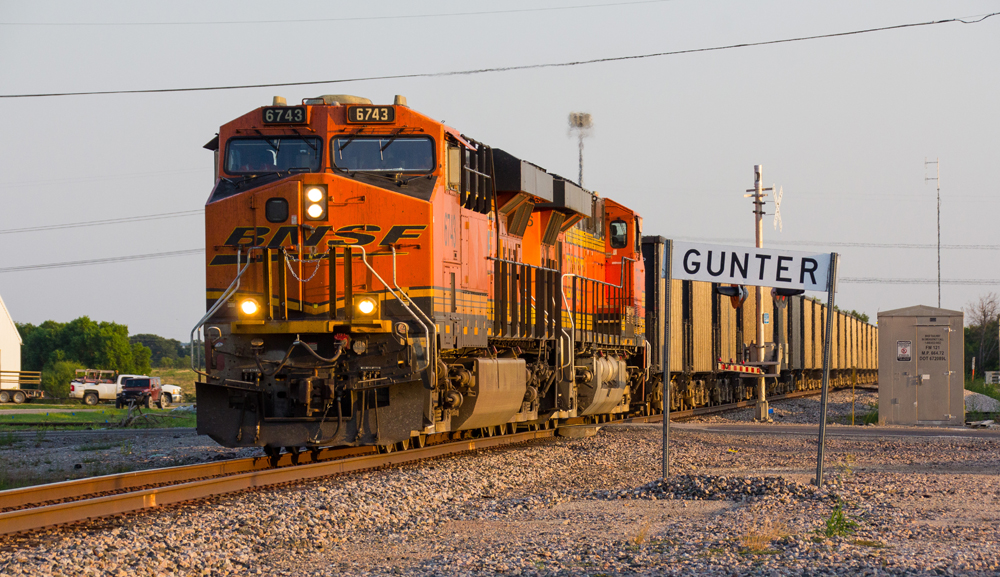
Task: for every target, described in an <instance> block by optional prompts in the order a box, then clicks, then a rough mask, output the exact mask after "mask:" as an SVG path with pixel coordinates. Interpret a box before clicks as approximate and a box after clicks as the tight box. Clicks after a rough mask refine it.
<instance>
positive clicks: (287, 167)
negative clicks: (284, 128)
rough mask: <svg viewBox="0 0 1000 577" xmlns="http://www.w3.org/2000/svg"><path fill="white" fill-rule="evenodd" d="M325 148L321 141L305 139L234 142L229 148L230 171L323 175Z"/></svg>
mask: <svg viewBox="0 0 1000 577" xmlns="http://www.w3.org/2000/svg"><path fill="white" fill-rule="evenodd" d="M321 145H322V141H321V140H320V139H319V138H316V137H303V136H275V137H273V138H269V137H266V138H240V139H233V140H230V141H229V145H228V146H227V147H226V172H228V173H229V174H260V173H264V172H319V166H320V146H321Z"/></svg>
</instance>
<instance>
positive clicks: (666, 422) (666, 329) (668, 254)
mask: <svg viewBox="0 0 1000 577" xmlns="http://www.w3.org/2000/svg"><path fill="white" fill-rule="evenodd" d="M673 255H674V241H672V240H668V241H667V249H666V251H665V253H664V255H663V269H662V272H663V278H664V279H666V283H665V284H666V288H665V289H663V296H664V299H663V300H664V303H666V305H665V308H666V309H667V310H666V312H665V313H664V315H665V317H664V318H665V319H666V322H665V323H664V325H663V357H662V358H663V478H664V479H666V478H667V477H668V476H669V475H670V285H672V284H673V275H672V274H670V266H671V265H672V264H673V263H672V262H671V259H672V258H673Z"/></svg>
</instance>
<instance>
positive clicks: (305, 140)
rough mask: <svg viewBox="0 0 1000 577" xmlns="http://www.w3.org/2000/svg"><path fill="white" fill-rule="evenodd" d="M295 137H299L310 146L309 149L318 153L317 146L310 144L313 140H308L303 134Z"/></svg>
mask: <svg viewBox="0 0 1000 577" xmlns="http://www.w3.org/2000/svg"><path fill="white" fill-rule="evenodd" d="M295 136H298V137H299V140H301V141H302V142H305V143H306V144H308V145H309V148H311V149H313V152H316V151H318V150H319V149H318V148H316V145H315V144H313V143H312V142H310V140H311V139H309V138H306V137H305V136H302V135H301V134H296V135H295Z"/></svg>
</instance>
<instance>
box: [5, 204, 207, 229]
mask: <svg viewBox="0 0 1000 577" xmlns="http://www.w3.org/2000/svg"><path fill="white" fill-rule="evenodd" d="M199 214H204V211H203V210H201V209H199V210H182V211H178V212H164V213H160V214H147V215H143V216H126V217H122V218H108V219H104V220H90V221H86V222H70V223H64V224H48V225H43V226H31V227H26V228H8V229H4V230H0V234H17V233H22V232H38V231H43V230H61V229H67V228H86V227H92V226H103V225H108V224H125V223H130V222H145V221H150V220H160V219H165V218H181V217H185V216H195V215H199Z"/></svg>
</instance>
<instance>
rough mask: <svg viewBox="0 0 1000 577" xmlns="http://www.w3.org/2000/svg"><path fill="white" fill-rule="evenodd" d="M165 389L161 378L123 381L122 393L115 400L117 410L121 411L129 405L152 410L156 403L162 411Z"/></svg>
mask: <svg viewBox="0 0 1000 577" xmlns="http://www.w3.org/2000/svg"><path fill="white" fill-rule="evenodd" d="M162 393H163V389H162V387H161V386H160V377H133V378H130V379H125V380H124V381H122V392H120V393H118V396H117V397H116V398H115V408H116V409H121V408H123V407H127V406H129V405H135V406H138V407H146V408H147V409H150V408H152V407H153V404H154V403H155V404H156V406H158V407H160V408H161V409H162V408H163V407H164V406H163V395H162Z"/></svg>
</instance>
